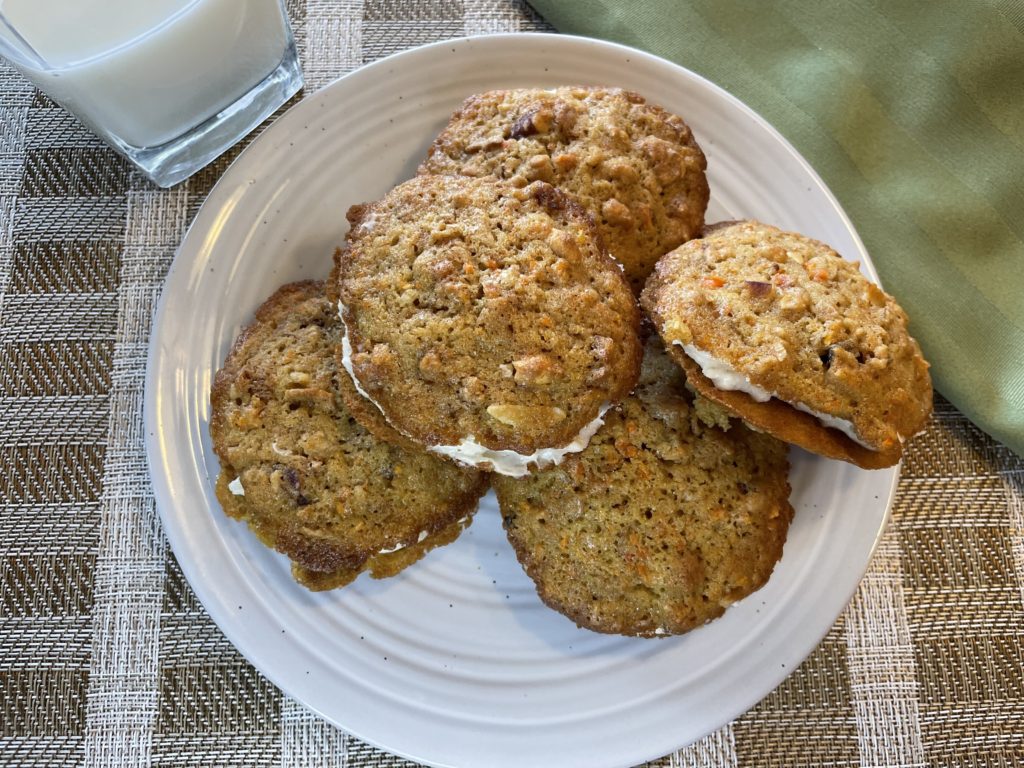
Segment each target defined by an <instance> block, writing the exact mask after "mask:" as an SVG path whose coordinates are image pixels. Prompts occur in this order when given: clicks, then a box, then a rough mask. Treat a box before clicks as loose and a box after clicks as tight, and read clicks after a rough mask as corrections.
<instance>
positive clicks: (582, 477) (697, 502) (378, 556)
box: [211, 87, 931, 637]
mask: <svg viewBox="0 0 1024 768" xmlns="http://www.w3.org/2000/svg"><path fill="white" fill-rule="evenodd" d="M704 172H705V159H704V155H703V153H702V152H701V150H700V148H699V147H698V146H697V143H696V142H695V140H694V138H693V135H692V133H691V132H690V130H689V128H688V127H687V126H686V124H685V123H684V122H683V120H682V119H681V118H680V117H678V116H676V115H672V114H670V113H668V112H666V111H664V110H662V109H660V108H659V107H656V106H653V105H650V104H648V103H646V102H645V100H644V99H643V98H642V97H640V96H637V95H636V94H632V93H628V92H625V91H621V90H617V89H612V88H568V87H567V88H556V89H551V90H515V91H495V92H490V93H485V94H480V95H477V96H473V97H471V98H470V99H468V100H467V101H466V102H465V104H464V105H463V106H462V108H461V109H460V110H459V111H457V112H456V113H455V114H454V115H453V116H452V118H451V121H450V122H449V124H448V125H447V126H446V127H445V129H444V130H443V131H442V133H441V134H440V136H438V138H437V139H436V141H435V142H434V144H433V146H432V147H431V149H430V152H429V155H428V157H427V159H426V160H425V161H424V162H423V164H422V165H421V167H420V172H419V174H418V175H417V176H416V177H415V178H413V179H411V180H409V181H407V182H404V183H402V184H400V185H398V186H397V187H395V188H394V189H393V190H391V191H390V192H389V193H388V194H387V195H385V196H384V197H383V198H382V199H381V200H378V201H376V202H372V203H367V204H364V205H357V206H355V207H353V208H352V209H351V210H350V211H349V213H348V220H349V227H350V228H349V233H348V235H347V237H346V241H345V243H344V245H343V247H341V248H339V249H338V251H337V252H336V254H335V263H334V269H333V271H332V272H331V275H330V276H329V278H328V279H327V281H326V283H317V282H307V283H299V284H292V285H288V286H284V287H283V288H281V289H280V290H279V291H278V292H277V293H275V294H274V295H273V296H272V297H270V298H269V299H268V300H267V302H266V303H265V304H264V305H263V306H262V307H261V308H260V309H259V310H258V311H257V313H256V319H255V321H254V322H253V323H252V324H251V325H250V326H249V327H248V328H246V329H245V330H244V331H243V333H242V334H241V336H240V337H239V339H238V340H237V341H236V343H235V346H234V348H233V349H232V350H231V352H230V353H229V355H228V357H227V360H226V361H225V363H224V366H223V368H222V369H221V371H219V372H218V374H217V376H216V379H215V382H214V386H213V392H212V404H213V417H212V420H211V433H212V437H213V443H214V448H215V450H216V452H217V455H218V456H219V457H220V460H221V465H222V474H221V477H220V479H219V481H218V484H217V493H218V498H219V499H220V500H221V503H222V504H223V506H224V509H225V510H226V511H227V512H228V514H230V515H232V516H234V517H237V518H239V519H243V520H245V521H247V522H248V523H249V525H250V526H251V527H252V529H253V530H254V531H255V533H256V534H257V535H258V536H259V537H260V539H261V540H262V541H263V542H264V543H266V544H267V545H268V546H271V547H274V548H275V549H277V550H279V551H281V552H283V553H284V554H286V555H288V556H289V557H290V558H291V560H292V563H293V573H294V575H295V578H296V579H297V580H298V581H300V582H301V583H302V584H304V585H306V586H307V587H309V588H311V589H327V588H332V587H337V586H341V585H343V584H345V583H348V582H349V581H351V580H352V579H353V578H355V577H356V576H357V575H358V574H359V573H360V572H362V571H364V570H369V572H370V574H371V575H372V576H375V577H381V576H387V575H391V574H393V573H396V572H398V571H399V570H401V569H402V568H404V567H406V566H408V565H410V564H411V563H413V562H415V561H416V560H417V559H418V558H419V557H421V556H423V554H424V553H425V552H426V551H427V550H429V549H430V548H431V547H434V546H437V545H439V544H444V543H447V542H449V541H451V540H453V539H454V538H455V537H456V536H457V535H458V534H459V532H460V531H461V530H462V528H464V527H465V526H466V525H468V524H469V522H470V518H471V515H472V514H473V512H474V511H475V509H476V505H477V501H478V499H479V498H480V496H481V495H482V494H483V492H484V491H485V489H486V488H487V486H488V485H490V486H492V487H493V488H494V490H495V491H496V493H497V497H498V503H499V506H500V509H501V514H502V519H503V523H504V527H505V530H506V532H507V534H508V538H509V541H510V543H511V544H512V546H513V548H514V550H515V552H516V555H517V557H518V558H519V561H520V563H522V565H523V567H524V569H525V571H526V573H527V574H528V575H529V576H530V578H532V579H533V581H534V582H535V583H536V585H537V591H538V593H539V595H540V596H541V598H542V599H543V600H544V602H545V603H547V604H548V605H549V606H551V607H552V608H554V609H555V610H557V611H559V612H561V613H563V614H565V615H566V616H568V617H569V618H571V619H572V620H574V621H575V622H576V623H577V624H579V625H580V626H582V627H586V628H589V629H592V630H595V631H599V632H612V633H619V634H625V635H635V636H644V637H653V636H661V635H673V634H679V633H683V632H686V631H688V630H690V629H693V628H694V627H696V626H699V625H701V624H703V623H704V622H706V621H708V620H710V619H713V618H714V617H716V616H718V615H720V614H721V613H722V612H723V611H724V610H725V608H726V607H727V606H728V605H730V604H731V603H733V602H735V601H736V600H739V599H741V598H743V597H745V596H746V595H749V594H750V593H751V592H753V591H754V590H756V589H758V588H759V587H761V586H762V585H763V584H764V583H765V582H766V581H767V579H768V577H769V576H770V575H771V572H772V570H773V568H774V566H775V563H776V562H777V561H778V560H779V558H780V557H781V555H782V549H783V544H784V542H785V539H786V533H787V529H788V527H789V523H790V521H791V519H792V516H793V509H792V507H791V505H790V503H789V484H788V480H787V478H788V472H789V467H788V462H787V451H788V445H787V444H788V443H789V444H795V445H798V446H800V447H802V448H805V449H807V450H810V451H813V452H816V453H819V454H821V455H824V456H828V457H830V458H836V459H843V460H846V461H850V462H852V463H855V464H857V465H859V466H862V467H866V468H872V467H883V466H890V465H892V464H894V463H896V462H897V461H898V460H899V458H900V455H901V452H902V446H903V442H904V440H905V439H906V438H908V437H910V436H911V435H913V434H914V433H916V432H917V431H918V430H920V429H921V428H922V427H923V425H924V422H925V420H926V419H927V417H928V414H929V413H930V407H931V385H930V381H929V378H928V369H927V364H926V363H925V362H924V360H923V359H922V357H921V354H920V350H919V349H918V347H917V344H916V342H914V340H913V339H912V338H911V337H910V336H909V335H908V333H907V329H906V322H907V320H906V316H905V315H904V313H903V312H902V310H901V309H900V308H899V307H898V306H897V305H896V303H895V302H894V301H893V299H892V298H891V297H889V296H888V295H886V294H885V293H883V292H882V291H881V290H879V289H878V288H877V287H876V286H874V285H873V284H871V283H870V282H868V281H867V280H866V279H865V278H864V277H862V276H861V274H860V272H859V271H858V270H857V266H856V265H855V264H852V263H850V262H846V261H844V260H843V259H842V258H841V257H840V256H839V255H838V254H836V253H835V252H834V251H832V250H831V249H830V248H828V246H826V245H824V244H822V243H819V242H816V241H813V240H810V239H809V238H806V237H803V236H801V235H798V234H794V233H787V232H783V231H781V230H778V229H776V228H774V227H771V226H768V225H764V224H760V223H757V222H749V221H748V222H728V223H725V224H720V225H715V226H711V227H705V226H704V213H705V209H706V207H707V202H708V197H709V190H708V184H707V180H706V177H705V173H704ZM641 305H642V307H643V310H644V311H641V309H640V307H641ZM645 314H646V317H645V316H644V315H645Z"/></svg>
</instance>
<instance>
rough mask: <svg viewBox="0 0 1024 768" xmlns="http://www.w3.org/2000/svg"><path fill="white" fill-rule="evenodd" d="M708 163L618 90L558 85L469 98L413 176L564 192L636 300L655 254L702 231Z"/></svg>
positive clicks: (673, 127)
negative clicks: (592, 224)
mask: <svg viewBox="0 0 1024 768" xmlns="http://www.w3.org/2000/svg"><path fill="white" fill-rule="evenodd" d="M706 165H707V163H706V161H705V159H704V153H703V152H701V149H700V147H699V146H697V142H696V141H695V140H694V138H693V133H692V132H691V131H690V129H689V127H688V126H687V125H686V123H685V122H683V119H682V118H680V117H678V116H677V115H673V114H671V113H669V112H666V111H665V110H664V109H662V108H661V107H657V106H654V105H653V104H648V103H647V102H646V101H645V100H644V99H643V97H642V96H639V95H637V94H635V93H630V92H629V91H623V90H621V89H618V88H580V87H563V88H553V89H551V90H542V89H523V90H510V91H489V92H487V93H481V94H479V95H476V96H471V97H470V98H468V99H467V100H466V101H465V103H464V104H463V105H462V107H461V108H460V109H459V110H458V111H457V112H456V113H455V114H454V115H453V116H452V118H451V121H450V122H449V123H448V125H447V127H446V128H445V129H444V130H443V131H442V132H441V135H440V136H438V138H437V140H436V141H435V142H434V144H433V146H432V147H431V149H430V154H429V155H428V157H427V159H426V160H425V161H424V162H423V164H422V165H421V167H420V172H421V173H459V174H466V175H469V176H483V175H486V174H493V175H495V176H498V177H500V178H505V179H511V180H512V181H513V182H514V183H517V184H526V183H528V182H530V181H536V180H540V181H546V182H548V183H550V184H553V185H555V186H556V187H558V188H560V189H563V190H565V191H566V192H569V193H570V194H572V195H574V196H575V197H576V198H577V199H578V200H579V201H580V202H581V203H582V204H583V206H584V207H585V208H587V209H588V210H589V211H590V212H591V213H592V214H593V215H594V217H595V219H596V220H597V225H598V229H599V230H600V231H601V235H602V237H603V238H604V240H605V245H606V246H607V248H608V251H609V253H611V254H612V256H614V258H615V259H617V260H618V261H619V263H621V264H622V265H623V267H624V268H625V271H626V275H627V276H628V278H629V281H630V283H631V284H632V286H633V288H634V290H635V291H637V292H639V291H640V289H641V288H642V287H643V284H644V280H645V279H646V278H647V276H648V275H649V274H650V272H651V270H652V269H653V267H654V263H655V262H656V261H657V260H658V258H659V257H661V255H662V254H664V253H666V252H667V251H670V250H671V249H673V248H675V247H676V246H677V245H679V244H680V243H683V242H686V241H687V240H689V239H690V238H692V237H696V236H697V234H698V233H699V232H700V228H701V225H702V224H703V223H704V211H705V209H706V208H707V204H708V183H707V179H706V178H705V175H704V170H705V168H706Z"/></svg>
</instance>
